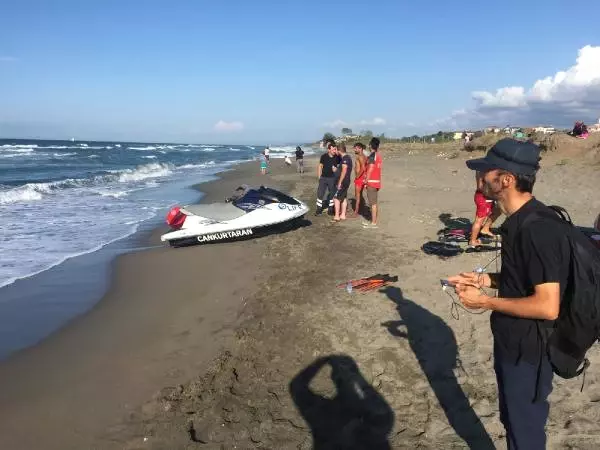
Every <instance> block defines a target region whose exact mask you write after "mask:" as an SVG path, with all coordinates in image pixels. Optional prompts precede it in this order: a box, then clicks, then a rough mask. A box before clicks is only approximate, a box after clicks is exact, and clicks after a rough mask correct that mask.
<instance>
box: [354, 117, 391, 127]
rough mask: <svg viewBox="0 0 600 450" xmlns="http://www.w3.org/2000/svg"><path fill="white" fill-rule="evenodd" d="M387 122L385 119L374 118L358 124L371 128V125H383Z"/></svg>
mask: <svg viewBox="0 0 600 450" xmlns="http://www.w3.org/2000/svg"><path fill="white" fill-rule="evenodd" d="M386 123H387V122H386V120H385V119H382V118H381V117H375V118H374V119H371V120H361V121H360V122H359V123H358V124H359V125H363V126H371V125H385V124H386Z"/></svg>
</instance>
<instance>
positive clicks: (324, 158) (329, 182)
mask: <svg viewBox="0 0 600 450" xmlns="http://www.w3.org/2000/svg"><path fill="white" fill-rule="evenodd" d="M325 145H326V146H327V153H324V154H322V155H321V159H320V160H319V166H318V168H317V176H318V178H319V187H318V188H317V209H316V211H315V216H319V215H321V214H322V213H323V210H324V209H328V208H329V207H330V206H331V205H330V203H331V199H332V197H333V194H334V193H335V178H336V177H335V172H336V170H337V164H338V156H337V146H336V145H335V142H333V141H327V143H326V144H325ZM326 192H327V196H325V193H326Z"/></svg>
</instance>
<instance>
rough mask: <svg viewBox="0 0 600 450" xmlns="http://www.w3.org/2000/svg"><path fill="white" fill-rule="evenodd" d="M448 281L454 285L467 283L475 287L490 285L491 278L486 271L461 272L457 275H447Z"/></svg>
mask: <svg viewBox="0 0 600 450" xmlns="http://www.w3.org/2000/svg"><path fill="white" fill-rule="evenodd" d="M448 281H449V282H450V283H451V284H453V285H455V286H458V285H467V286H473V287H476V288H477V289H479V288H482V287H488V288H489V287H491V286H492V279H491V278H490V276H489V275H488V274H487V273H477V272H462V273H459V274H458V275H454V276H452V277H448Z"/></svg>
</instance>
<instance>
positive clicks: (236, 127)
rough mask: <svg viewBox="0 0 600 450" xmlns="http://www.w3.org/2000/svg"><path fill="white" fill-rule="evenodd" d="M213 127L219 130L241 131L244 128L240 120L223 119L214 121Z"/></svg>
mask: <svg viewBox="0 0 600 450" xmlns="http://www.w3.org/2000/svg"><path fill="white" fill-rule="evenodd" d="M214 129H215V131H221V132H234V131H241V130H243V129H244V124H243V123H242V122H225V121H224V120H219V121H218V122H217V123H215V126H214Z"/></svg>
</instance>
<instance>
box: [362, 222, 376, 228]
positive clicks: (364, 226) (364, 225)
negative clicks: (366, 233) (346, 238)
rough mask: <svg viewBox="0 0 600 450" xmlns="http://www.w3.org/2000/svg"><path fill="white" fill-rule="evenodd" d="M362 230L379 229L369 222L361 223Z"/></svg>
mask: <svg viewBox="0 0 600 450" xmlns="http://www.w3.org/2000/svg"><path fill="white" fill-rule="evenodd" d="M363 228H368V229H375V228H379V227H378V226H377V224H374V223H370V222H369V223H363Z"/></svg>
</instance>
